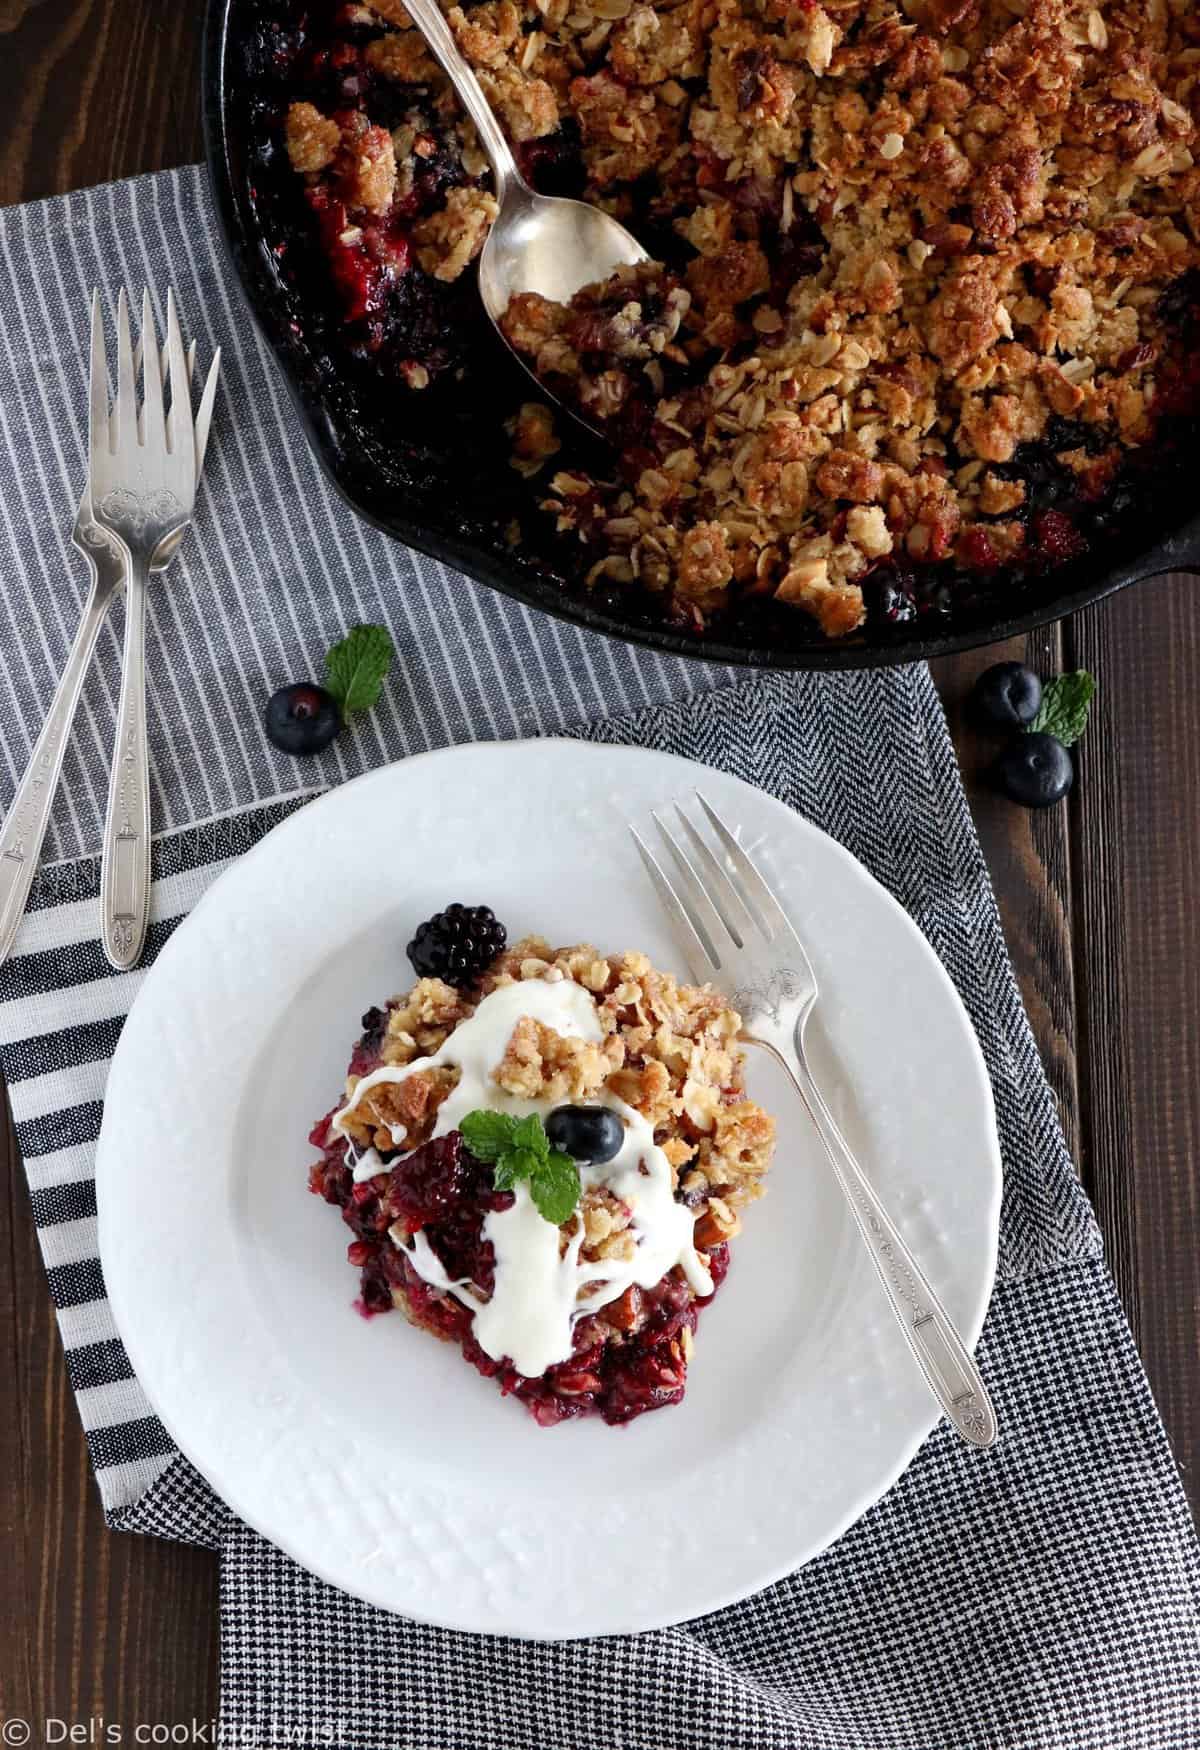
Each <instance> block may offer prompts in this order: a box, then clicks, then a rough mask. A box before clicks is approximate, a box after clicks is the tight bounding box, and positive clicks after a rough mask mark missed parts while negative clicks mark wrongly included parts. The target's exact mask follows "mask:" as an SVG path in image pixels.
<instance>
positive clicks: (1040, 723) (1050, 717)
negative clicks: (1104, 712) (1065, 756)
mask: <svg viewBox="0 0 1200 1750" xmlns="http://www.w3.org/2000/svg"><path fill="white" fill-rule="evenodd" d="M1095 691H1096V683H1095V681H1094V680H1093V679H1092V677H1091V675H1090V674H1089V673H1088V672H1087V670H1086V669H1084V668H1080V669H1076V670H1075V672H1074V673H1073V674H1060V675H1059V676H1058V678H1057V680H1052V681H1047V682H1046V685H1045V687H1044V688H1043V691H1042V702H1041V704H1040V706H1039V707H1038V713H1037V716H1036V717H1035V718H1034V719H1033V722H1032V723H1029V724H1027V725H1026V728H1027V730H1028V732H1029V733H1030V734H1034V733H1035V732H1039V731H1040V732H1042V733H1044V734H1046V735H1055V736H1057V737H1058V739H1059V741H1061V742H1062V744H1063V746H1064V747H1073V746H1074V745H1075V743H1076V742H1077V741H1078V740H1079V737H1080V736H1081V735H1082V734H1083V732H1084V730H1085V729H1086V728H1087V720H1088V712H1089V710H1090V709H1091V704H1092V698H1093V696H1094V694H1095Z"/></svg>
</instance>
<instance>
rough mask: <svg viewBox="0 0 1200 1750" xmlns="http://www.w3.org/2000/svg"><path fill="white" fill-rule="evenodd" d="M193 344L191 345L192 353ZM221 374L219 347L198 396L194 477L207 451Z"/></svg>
mask: <svg viewBox="0 0 1200 1750" xmlns="http://www.w3.org/2000/svg"><path fill="white" fill-rule="evenodd" d="M195 350H196V348H195V346H194V345H193V347H192V352H193V354H194V353H195ZM220 374H221V349H220V347H218V348H217V350H216V352H215V353H214V354H213V362H212V364H211V365H209V367H208V377H207V379H206V380H205V384H204V393H203V395H201V397H200V411H199V412H198V413H197V415H196V479H197V480H199V478H200V475H201V473H202V472H203V470H204V458H205V456H206V455H207V453H208V434H209V430H210V428H211V426H212V416H213V403H214V402H215V401H216V399H217V379H218V377H219V376H220Z"/></svg>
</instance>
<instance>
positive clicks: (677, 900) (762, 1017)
mask: <svg viewBox="0 0 1200 1750" xmlns="http://www.w3.org/2000/svg"><path fill="white" fill-rule="evenodd" d="M696 800H697V802H698V803H699V805H700V808H701V809H702V811H703V813H704V816H705V818H706V821H707V824H708V827H709V829H710V832H711V835H712V842H710V840H709V838H708V837H706V836H705V834H704V833H702V832H701V831H700V829H699V827H698V826H697V825H696V824H695V823H694V822H693V821H692V819H691V818H690V817H689V816H688V814H687V813H685V811H684V809H683V808H682V807H680V806H679V805H678V804H676V813H677V814H678V816H679V823H680V827H681V828H682V834H683V839H684V843H683V844H681V843H680V841H679V839H677V838H675V837H674V836H673V835H672V833H671V832H670V830H669V829H668V828H667V826H666V824H665V822H664V821H663V820H662V818H661V817H660V816H659V815H658V814H655V815H654V817H653V818H654V823H655V825H656V826H657V827H658V830H659V832H660V833H661V834H662V837H663V841H664V843H665V845H666V847H667V850H668V852H669V854H670V859H671V862H672V863H673V864H674V876H673V879H669V878H668V876H667V875H666V874H665V873H664V871H663V868H662V865H661V864H660V863H659V861H658V859H657V858H656V857H655V856H654V854H653V852H652V851H651V850H650V848H649V846H648V845H647V844H646V842H645V840H644V839H643V838H642V837H641V835H640V834H639V833H638V831H637V830H636V828H634V827H632V826H631V827H630V829H629V830H630V832H631V833H632V834H633V838H634V842H635V843H636V845H637V848H638V852H639V854H640V856H641V859H642V862H643V863H644V864H645V867H646V872H647V874H648V875H649V877H650V880H651V882H652V883H653V886H654V890H655V892H656V893H657V895H658V898H659V900H660V902H661V903H662V907H663V910H664V911H665V912H666V914H667V917H668V919H669V920H670V922H671V924H672V926H673V928H674V931H675V935H676V938H677V940H678V942H679V945H680V948H681V950H682V952H683V956H684V959H685V960H686V962H687V965H688V968H689V970H690V972H691V975H692V977H693V978H694V979H695V980H696V982H697V983H698V984H704V983H706V982H708V981H710V980H712V979H718V978H719V980H720V984H721V988H722V989H723V990H724V991H726V992H727V993H728V995H729V1000H730V1002H731V1004H732V1006H733V1007H734V1008H735V1009H736V1010H737V1011H738V1013H739V1014H740V1016H741V1018H742V1034H741V1037H742V1038H743V1040H745V1042H746V1043H747V1044H748V1045H758V1046H761V1047H762V1049H763V1050H764V1051H768V1052H770V1054H771V1056H772V1057H773V1058H774V1059H775V1060H776V1062H777V1063H779V1064H780V1065H781V1066H782V1067H783V1069H785V1070H786V1071H787V1073H788V1075H789V1076H790V1077H791V1080H792V1082H793V1084H794V1085H795V1088H796V1091H797V1093H798V1094H799V1095H800V1098H801V1100H802V1102H803V1103H804V1107H805V1109H806V1111H807V1112H808V1115H809V1117H810V1118H811V1119H812V1121H813V1124H814V1125H815V1127H816V1130H817V1134H818V1136H819V1137H820V1139H821V1144H822V1146H823V1148H824V1150H825V1153H826V1155H827V1156H828V1159H829V1163H830V1165H831V1166H832V1168H833V1170H834V1174H835V1176H836V1178H837V1181H838V1184H839V1185H840V1187H841V1189H842V1191H843V1193H844V1195H845V1197H846V1201H847V1202H848V1203H849V1205H850V1208H851V1211H852V1212H853V1215H854V1219H855V1222H856V1223H857V1225H858V1230H859V1232H860V1234H861V1235H862V1237H863V1239H864V1240H865V1241H866V1244H867V1248H868V1250H869V1252H870V1254H871V1258H872V1260H873V1262H874V1264H875V1268H876V1270H877V1271H878V1273H879V1278H880V1281H881V1282H882V1283H883V1287H884V1290H885V1292H886V1294H887V1297H888V1300H889V1302H890V1303H891V1307H892V1310H893V1312H894V1313H895V1314H896V1317H897V1319H898V1320H899V1322H900V1325H901V1328H902V1329H903V1331H904V1334H905V1336H906V1337H907V1339H908V1344H909V1347H910V1349H911V1350H912V1352H913V1354H914V1356H915V1357H916V1359H917V1363H918V1365H919V1366H920V1369H921V1372H922V1373H923V1374H924V1376H925V1380H926V1382H927V1384H928V1386H929V1389H930V1391H931V1392H932V1393H933V1395H934V1397H935V1398H936V1399H937V1401H938V1403H939V1404H940V1405H941V1408H942V1411H943V1413H944V1414H945V1416H946V1417H947V1418H948V1420H949V1421H950V1423H951V1425H952V1426H953V1427H954V1428H955V1429H956V1430H957V1432H958V1433H959V1434H961V1435H962V1437H963V1439H964V1440H966V1441H968V1442H969V1443H970V1444H971V1445H972V1446H984V1447H986V1446H991V1445H992V1443H993V1442H994V1440H995V1439H996V1432H997V1429H996V1415H995V1411H994V1410H993V1408H992V1404H991V1400H990V1399H989V1397H988V1394H987V1389H986V1387H985V1386H984V1383H983V1380H982V1379H981V1378H980V1375H979V1370H978V1368H977V1367H976V1365H975V1363H974V1361H973V1360H972V1358H971V1354H970V1351H969V1350H968V1348H967V1346H966V1344H965V1343H964V1342H963V1340H962V1338H961V1337H960V1336H959V1334H958V1332H957V1330H956V1329H955V1327H954V1325H953V1323H952V1321H951V1319H950V1315H949V1314H948V1313H947V1311H946V1309H945V1307H944V1306H943V1305H942V1303H941V1301H940V1300H939V1299H938V1297H937V1295H936V1294H935V1293H934V1291H933V1289H932V1288H931V1287H930V1285H929V1282H928V1281H927V1279H926V1277H925V1274H924V1272H923V1271H922V1269H921V1267H920V1265H919V1264H918V1263H917V1261H916V1259H915V1258H914V1257H913V1255H912V1253H911V1252H910V1251H909V1249H908V1246H907V1245H906V1244H905V1242H904V1239H903V1238H902V1237H901V1234H900V1232H899V1230H898V1228H897V1227H896V1224H895V1222H894V1221H893V1220H892V1218H891V1216H890V1215H889V1214H888V1213H887V1210H886V1209H885V1208H884V1206H883V1204H882V1202H881V1201H880V1198H879V1195H878V1193H877V1192H876V1190H875V1189H874V1187H873V1186H872V1184H871V1182H870V1180H869V1179H868V1178H867V1176H866V1174H865V1173H864V1172H863V1170H862V1168H861V1167H860V1165H859V1164H858V1161H857V1160H856V1159H855V1157H854V1154H853V1152H852V1151H851V1148H850V1145H849V1144H848V1143H847V1141H846V1139H845V1137H844V1136H843V1135H842V1133H841V1130H840V1129H839V1128H838V1125H837V1123H836V1121H835V1120H834V1117H833V1114H832V1112H831V1111H830V1110H829V1107H828V1105H827V1104H826V1101H825V1099H824V1096H823V1095H822V1093H821V1090H820V1088H819V1087H818V1085H817V1081H816V1078H815V1076H814V1075H813V1072H812V1069H811V1067H810V1066H809V1062H808V1057H807V1054H806V1052H805V1045H804V1034H805V1028H806V1027H807V1025H808V1022H809V1019H810V1018H811V1016H812V1013H813V1010H814V1009H815V1007H816V1004H817V996H818V990H817V980H816V976H815V974H814V972H813V969H812V963H811V962H810V960H809V958H808V955H807V953H806V952H805V949H804V945H803V943H802V942H801V940H800V938H799V936H798V935H797V934H796V931H795V929H794V927H793V925H792V923H791V920H790V919H789V917H788V915H787V913H786V912H785V911H784V909H783V907H782V906H781V905H780V903H779V901H778V900H777V899H776V897H775V895H774V894H773V893H772V891H771V889H770V887H769V886H768V885H767V883H766V881H765V880H764V879H763V876H762V874H761V873H760V871H759V869H758V868H757V866H756V865H755V863H754V861H753V859H752V858H751V857H750V856H749V854H748V853H747V851H746V849H745V847H744V846H743V845H741V844H740V843H739V842H738V840H737V838H736V836H735V835H734V833H732V832H731V831H730V829H729V828H728V827H727V826H726V825H725V823H724V822H723V821H722V820H721V819H720V818H719V816H718V815H717V814H716V812H715V810H714V809H713V808H712V807H711V806H710V805H709V803H708V802H707V801H706V800H705V799H704V797H703V796H702V795H701V794H700V792H699V791H697V792H696ZM685 844H686V849H685Z"/></svg>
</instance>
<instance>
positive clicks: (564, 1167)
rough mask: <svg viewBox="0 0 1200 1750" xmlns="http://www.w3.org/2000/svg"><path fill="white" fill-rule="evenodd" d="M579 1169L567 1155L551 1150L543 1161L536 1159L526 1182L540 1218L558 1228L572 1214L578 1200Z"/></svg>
mask: <svg viewBox="0 0 1200 1750" xmlns="http://www.w3.org/2000/svg"><path fill="white" fill-rule="evenodd" d="M579 1190H580V1186H579V1168H578V1167H577V1166H576V1165H575V1162H574V1161H573V1160H572V1159H571V1157H570V1155H564V1154H560V1153H559V1152H558V1150H557V1149H551V1150H550V1151H549V1153H548V1154H547V1155H546V1158H545V1160H544V1161H539V1162H538V1164H537V1168H536V1170H535V1171H534V1173H533V1176H532V1178H531V1179H530V1181H529V1194H530V1196H531V1197H532V1198H533V1201H534V1206H535V1208H536V1209H537V1212H538V1214H539V1215H540V1216H541V1217H542V1219H543V1220H544V1221H549V1222H552V1223H553V1225H554V1226H555V1227H561V1225H562V1223H563V1222H564V1221H566V1220H567V1218H568V1217H569V1216H571V1215H573V1214H574V1211H575V1206H576V1204H577V1203H578V1202H579Z"/></svg>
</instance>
